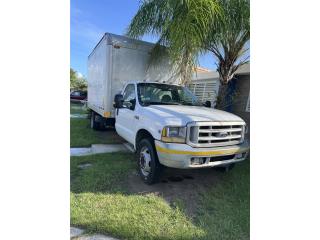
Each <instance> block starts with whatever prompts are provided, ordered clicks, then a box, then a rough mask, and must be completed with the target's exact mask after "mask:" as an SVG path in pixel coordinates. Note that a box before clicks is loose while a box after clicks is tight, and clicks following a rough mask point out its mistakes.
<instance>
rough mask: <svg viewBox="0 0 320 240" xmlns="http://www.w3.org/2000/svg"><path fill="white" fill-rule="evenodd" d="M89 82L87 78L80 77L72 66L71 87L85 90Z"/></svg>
mask: <svg viewBox="0 0 320 240" xmlns="http://www.w3.org/2000/svg"><path fill="white" fill-rule="evenodd" d="M87 86H88V84H87V81H86V79H85V78H83V77H79V76H78V74H77V72H76V71H75V70H73V69H72V68H70V88H73V89H77V90H85V89H86V88H87Z"/></svg>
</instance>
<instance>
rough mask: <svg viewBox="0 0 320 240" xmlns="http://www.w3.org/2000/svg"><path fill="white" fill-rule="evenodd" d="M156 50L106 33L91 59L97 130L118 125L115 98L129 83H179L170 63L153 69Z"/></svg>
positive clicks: (90, 93) (90, 87)
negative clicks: (152, 56)
mask: <svg viewBox="0 0 320 240" xmlns="http://www.w3.org/2000/svg"><path fill="white" fill-rule="evenodd" d="M153 46H154V44H152V43H149V42H144V41H139V40H135V39H131V38H128V37H125V36H120V35H116V34H111V33H105V34H104V36H103V37H102V39H101V40H100V41H99V43H98V44H97V45H96V47H95V48H94V49H93V51H92V53H91V54H90V55H89V57H88V107H89V108H90V109H92V110H93V112H94V113H96V116H95V117H96V119H97V120H100V123H99V124H96V125H95V126H94V127H95V128H99V127H100V128H103V125H105V124H107V125H113V124H114V120H115V115H114V110H115V109H114V108H113V98H114V96H115V95H116V94H117V93H119V92H120V91H121V89H122V88H123V87H124V85H125V84H126V83H127V82H128V81H131V80H144V81H166V82H170V83H174V82H175V81H176V79H174V78H173V76H172V73H170V69H172V68H171V66H170V64H169V61H165V59H163V61H161V63H159V64H158V65H157V66H156V67H154V66H153V67H152V66H149V59H150V52H151V49H152V48H153ZM97 114H98V115H97ZM99 116H102V117H103V118H100V117H99Z"/></svg>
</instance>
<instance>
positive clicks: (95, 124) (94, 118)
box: [90, 111, 100, 130]
mask: <svg viewBox="0 0 320 240" xmlns="http://www.w3.org/2000/svg"><path fill="white" fill-rule="evenodd" d="M97 118H98V114H96V113H95V112H94V111H91V118H90V127H91V128H92V129H94V130H100V122H99V121H97Z"/></svg>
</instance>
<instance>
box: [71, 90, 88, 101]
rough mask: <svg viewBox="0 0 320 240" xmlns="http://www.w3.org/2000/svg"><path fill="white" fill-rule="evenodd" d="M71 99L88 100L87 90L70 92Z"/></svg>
mask: <svg viewBox="0 0 320 240" xmlns="http://www.w3.org/2000/svg"><path fill="white" fill-rule="evenodd" d="M70 100H71V101H74V102H78V101H82V100H87V92H86V91H80V90H77V91H72V92H71V93H70Z"/></svg>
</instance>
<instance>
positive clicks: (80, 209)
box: [71, 153, 249, 239]
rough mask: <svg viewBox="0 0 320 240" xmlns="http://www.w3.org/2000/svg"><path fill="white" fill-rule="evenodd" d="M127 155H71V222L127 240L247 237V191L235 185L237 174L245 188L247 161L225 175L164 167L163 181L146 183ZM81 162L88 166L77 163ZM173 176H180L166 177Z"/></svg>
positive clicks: (246, 182)
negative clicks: (233, 171) (150, 184)
mask: <svg viewBox="0 0 320 240" xmlns="http://www.w3.org/2000/svg"><path fill="white" fill-rule="evenodd" d="M133 158H134V155H133V154H128V153H113V154H98V155H91V156H84V157H72V158H71V192H72V193H71V223H72V224H73V225H75V226H80V227H84V228H85V229H87V230H88V231H90V232H95V233H97V232H98V233H105V234H111V235H113V236H115V237H120V238H127V239H248V236H249V232H248V231H249V230H248V226H247V225H248V221H249V216H248V214H247V213H248V212H249V211H248V208H249V202H248V201H247V200H246V198H248V194H247V191H244V193H242V195H241V193H239V191H240V192H241V191H243V186H241V184H240V187H239V185H238V184H235V180H236V179H237V178H238V180H240V181H244V184H243V185H244V186H245V187H247V186H246V185H248V179H247V178H248V175H247V174H244V173H245V172H248V169H247V168H248V164H246V165H242V166H239V167H240V168H239V169H238V170H237V169H235V170H237V171H235V173H231V172H230V173H231V174H230V173H228V175H229V176H228V175H227V176H223V175H222V174H221V173H217V172H215V171H213V169H202V170H197V171H194V170H192V171H190V170H185V171H182V170H174V169H166V171H165V173H164V177H163V179H162V181H163V182H161V183H159V184H155V185H152V186H149V185H145V184H144V183H142V181H141V180H140V178H139V176H137V173H136V170H135V168H136V166H135V163H134V159H133ZM85 163H90V164H92V166H91V167H89V168H87V169H80V168H79V167H78V165H81V164H85ZM239 174H240V177H239ZM173 176H174V177H176V179H177V178H178V179H179V177H180V178H182V179H183V180H182V181H171V180H172V179H174V178H172V177H173ZM178 176H179V177H178ZM170 179H171V180H170ZM222 181H223V184H222V183H221V182H222ZM237 188H238V189H237ZM239 197H240V199H237V198H239ZM239 202H240V203H239ZM244 205H248V206H247V207H246V206H244ZM239 207H240V209H239ZM241 208H245V209H244V211H245V212H243V211H242V210H241ZM240 220H241V221H242V223H239V222H238V221H240ZM243 222H244V223H243Z"/></svg>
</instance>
